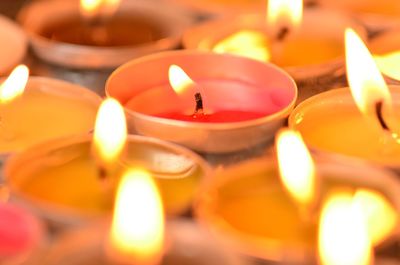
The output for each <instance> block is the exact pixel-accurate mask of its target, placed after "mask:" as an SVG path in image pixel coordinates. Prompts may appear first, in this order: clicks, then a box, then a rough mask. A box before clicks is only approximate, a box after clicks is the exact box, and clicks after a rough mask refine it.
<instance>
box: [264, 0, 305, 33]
mask: <svg viewBox="0 0 400 265" xmlns="http://www.w3.org/2000/svg"><path fill="white" fill-rule="evenodd" d="M302 19H303V0H269V1H268V7H267V23H268V25H269V27H271V28H273V29H275V30H281V29H283V28H287V29H288V30H290V29H293V28H296V27H298V26H299V25H300V23H301V21H302Z"/></svg>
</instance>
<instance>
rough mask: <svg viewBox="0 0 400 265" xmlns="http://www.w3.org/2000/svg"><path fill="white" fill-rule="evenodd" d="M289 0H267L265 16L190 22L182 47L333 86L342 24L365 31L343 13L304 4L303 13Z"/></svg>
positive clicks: (299, 5) (300, 80) (340, 63)
mask: <svg viewBox="0 0 400 265" xmlns="http://www.w3.org/2000/svg"><path fill="white" fill-rule="evenodd" d="M290 3H291V4H289V2H287V1H279V0H275V1H268V13H267V17H265V15H262V14H247V15H242V16H231V17H227V18H222V19H220V20H214V21H211V22H207V23H204V24H200V25H199V26H195V27H193V28H192V29H190V30H188V31H187V32H186V33H185V35H184V38H183V43H184V46H185V47H186V48H188V49H199V50H212V51H214V52H217V53H233V54H238V55H241V56H246V57H250V58H253V59H257V60H261V61H264V62H265V61H270V62H272V63H275V64H277V65H278V66H280V67H283V68H284V69H285V70H286V71H288V72H289V73H290V74H291V75H292V76H293V78H294V79H295V80H296V81H297V82H298V83H304V84H306V85H311V84H313V83H315V82H316V81H317V80H318V81H322V77H325V81H324V82H325V83H323V84H319V85H320V86H321V85H322V86H324V87H327V85H328V86H332V78H338V77H337V76H336V75H337V72H336V71H338V70H339V69H342V68H343V66H344V63H343V55H344V50H343V45H342V43H343V31H344V29H345V28H346V27H348V26H351V27H355V28H357V29H358V31H359V32H360V33H364V30H363V29H362V28H361V27H360V25H358V24H357V23H356V22H355V21H353V20H352V19H351V18H349V17H347V16H346V15H345V14H341V13H336V12H333V11H330V10H324V9H306V10H304V15H303V10H302V3H301V1H291V2H290ZM316 25H318V27H317V26H316ZM300 51H301V52H300ZM327 76H330V77H331V78H327ZM318 89H320V88H318Z"/></svg>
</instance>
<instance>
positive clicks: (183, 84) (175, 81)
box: [168, 64, 195, 95]
mask: <svg viewBox="0 0 400 265" xmlns="http://www.w3.org/2000/svg"><path fill="white" fill-rule="evenodd" d="M168 77H169V83H170V84H171V87H172V89H173V90H174V91H175V93H176V94H178V95H180V94H183V93H184V92H185V91H187V90H188V89H189V88H191V87H193V86H194V85H195V83H194V81H193V80H192V79H191V78H190V77H189V76H188V75H187V74H186V73H185V71H183V69H182V68H180V67H179V66H177V65H175V64H173V65H171V66H170V67H169V71H168Z"/></svg>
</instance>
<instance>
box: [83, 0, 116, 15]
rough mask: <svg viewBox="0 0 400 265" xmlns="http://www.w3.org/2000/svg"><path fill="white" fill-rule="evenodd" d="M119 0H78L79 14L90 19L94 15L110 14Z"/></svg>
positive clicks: (114, 10)
mask: <svg viewBox="0 0 400 265" xmlns="http://www.w3.org/2000/svg"><path fill="white" fill-rule="evenodd" d="M120 2H121V0H80V12H81V14H82V15H83V16H84V17H86V18H88V19H92V18H93V17H96V16H99V15H101V16H106V17H108V16H112V15H113V14H114V13H115V12H116V11H117V9H118V7H119V4H120Z"/></svg>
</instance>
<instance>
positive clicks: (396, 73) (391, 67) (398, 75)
mask: <svg viewBox="0 0 400 265" xmlns="http://www.w3.org/2000/svg"><path fill="white" fill-rule="evenodd" d="M374 58H375V62H376V63H377V65H378V67H379V70H380V71H381V72H382V73H384V74H385V75H387V76H389V77H390V78H392V79H395V80H400V69H399V67H398V66H399V64H400V52H399V51H395V52H390V53H387V54H384V55H375V56H374Z"/></svg>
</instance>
